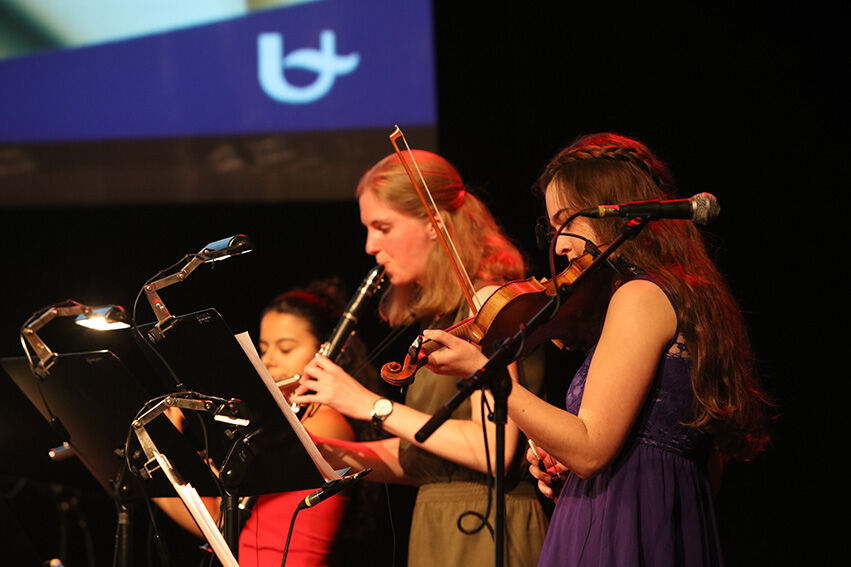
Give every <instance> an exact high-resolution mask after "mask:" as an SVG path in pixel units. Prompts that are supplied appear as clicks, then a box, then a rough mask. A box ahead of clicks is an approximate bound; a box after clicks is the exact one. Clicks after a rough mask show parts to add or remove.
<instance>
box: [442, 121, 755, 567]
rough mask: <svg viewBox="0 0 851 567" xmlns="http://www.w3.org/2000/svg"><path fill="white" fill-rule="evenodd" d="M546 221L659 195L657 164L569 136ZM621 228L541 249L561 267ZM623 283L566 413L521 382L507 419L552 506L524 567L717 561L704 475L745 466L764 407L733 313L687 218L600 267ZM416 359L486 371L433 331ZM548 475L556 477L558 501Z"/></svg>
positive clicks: (626, 145) (459, 372)
mask: <svg viewBox="0 0 851 567" xmlns="http://www.w3.org/2000/svg"><path fill="white" fill-rule="evenodd" d="M539 187H540V188H541V190H542V191H543V193H544V197H545V201H546V208H547V214H548V218H549V222H550V223H551V224H552V226H553V227H556V228H558V227H560V226H561V225H562V224H563V223H564V222H565V221H566V220H567V219H568V218H569V217H570V216H571V215H573V214H574V213H576V212H577V211H580V210H584V209H587V208H591V207H596V206H599V205H606V204H616V203H625V202H630V201H638V200H653V199H670V198H672V192H673V184H672V181H671V175H670V173H669V171H668V169H667V167H666V166H665V165H664V164H663V163H662V162H661V161H659V160H658V159H657V158H656V156H655V155H654V154H653V153H652V152H651V151H650V150H649V149H648V148H647V147H646V146H645V145H644V144H642V143H640V142H638V141H635V140H632V139H629V138H626V137H623V136H619V135H615V134H595V135H590V136H585V137H582V138H579V139H578V140H577V141H576V142H574V143H573V144H572V145H571V146H569V147H567V148H565V149H564V150H562V151H561V152H560V153H559V154H558V155H557V156H556V157H555V158H554V159H553V160H552V162H550V164H549V165H548V166H547V168H546V170H545V171H544V173H543V175H542V176H541V178H540V179H539ZM626 222H627V219H624V218H617V217H613V218H603V219H589V218H584V217H577V218H576V219H575V220H574V221H572V223H571V224H570V225H569V226H567V227H566V228H565V230H564V232H566V233H567V235H561V236H559V237H558V238H557V240H556V242H555V246H554V249H555V251H556V253H558V254H560V255H562V256H566V257H567V258H568V259H573V258H576V257H578V256H580V255H581V254H582V253H583V252H584V251H585V248H586V242H587V241H591V242H592V243H593V244H595V245H597V246H601V245H605V244H608V243H610V242H612V241H613V240H614V239H615V238H616V237H617V236H618V235H619V234H620V232H621V229H622V228H623V226H624V225H625V223H626ZM612 258H613V261H614V262H615V263H617V264H620V265H622V266H629V267H630V270H631V271H632V272H633V273H634V274H636V275H635V277H632V278H631V279H628V281H626V282H624V283H622V284H621V285H620V286H619V287H616V289H615V290H614V291H613V292H611V297H610V298H609V300H608V302H607V307H606V308H605V309H606V310H605V316H604V319H603V325H602V331H601V334H600V336H599V339H598V340H597V342H596V344H595V345H594V346H593V347H592V348H591V349H590V351H589V353H588V356H587V358H586V360H585V362H584V364H583V365H582V366H581V368H580V370H579V371H578V372H577V374H576V375H575V377H574V378H573V381H572V382H571V385H570V388H569V390H568V393H567V399H566V406H565V407H566V409H561V408H559V407H556V406H554V405H550V404H549V403H547V402H545V401H543V400H542V399H540V398H539V397H537V396H536V395H534V394H532V393H531V392H529V391H528V390H527V389H525V388H524V387H523V386H522V385H520V384H516V383H515V384H514V385H513V388H512V392H511V395H510V398H509V402H508V405H509V417H510V419H511V420H512V421H513V422H514V423H516V424H517V426H518V427H519V428H520V429H521V430H522V431H523V432H524V433H525V434H526V435H527V436H528V437H529V438H530V439H532V440H534V441H535V442H536V443H537V445H538V450H537V455H540V457H541V459H542V461H543V465H544V467H541V468H545V471H542V470H540V469H539V462H538V457H537V456H536V453H535V452H534V451H533V450H531V449H530V450H529V452H528V453H527V459H528V460H529V462H530V463H531V466H530V470H531V472H532V474H533V475H534V476H535V477H536V478H537V479H538V487H539V489H540V490H541V491H542V492H543V493H544V494H545V495H546V496H548V497H551V498H556V499H557V502H556V506H555V509H554V512H553V515H552V519H551V523H550V526H549V530H548V533H547V536H546V540H545V542H544V547H543V550H542V552H541V556H540V562H539V565H545V566H550V565H572V566H576V565H594V566H604V565H612V566H614V565H653V566H674V565H677V566H679V565H687V566H708V565H721V564H723V558H722V553H721V548H720V543H719V535H718V530H717V527H716V521H715V516H714V510H713V490H712V487H711V483H710V476H712V475H710V474H709V471H710V470H712V469H714V468H715V467H713V466H711V464H712V463H721V462H723V460H725V459H747V458H750V457H752V456H754V455H755V454H757V453H758V452H759V451H761V450H762V449H763V448H764V445H765V443H766V442H767V439H768V435H767V427H766V425H767V421H768V420H767V413H768V412H767V409H768V408H769V407H770V403H769V402H768V400H767V398H766V396H765V395H764V394H762V393H761V390H760V386H759V384H758V383H757V379H756V376H755V373H754V368H753V363H752V353H751V351H750V347H749V340H748V335H747V332H746V329H745V325H744V322H743V317H742V315H741V312H740V309H739V308H738V306H737V304H736V302H735V301H734V299H733V297H732V294H731V293H730V291H729V289H728V288H727V285H726V283H725V281H724V279H723V277H722V276H721V274H720V273H719V272H718V270H717V268H716V267H715V265H714V264H713V263H712V261H711V260H710V259H709V257H708V255H707V252H706V249H705V246H704V243H703V240H702V236H701V234H700V233H699V231H698V230H697V228H696V227H695V226H694V223H692V222H691V221H689V220H670V219H668V220H658V221H652V222H649V223H648V224H647V225H646V226H645V227H644V229H643V230H642V231H641V232H640V233H639V234H638V235H637V236H636V237H635V238H634V239H632V240H629V241H627V242H626V243H625V244H624V245H623V246H621V247H620V248H618V249H617V251H615V252H614V253H613V255H612ZM426 336H427V337H428V338H431V339H435V340H437V341H438V342H441V343H442V344H444V345H445V346H447V347H448V348H447V349H444V350H442V351H439V352H436V353H435V354H433V355H432V356H431V357H430V362H431V364H432V365H433V366H435V367H438V368H439V369H440V371H441V372H443V373H445V374H451V375H456V376H466V375H469V374H470V373H471V372H472V371H474V370H475V369H476V368H477V367H479V366H481V365H482V364H483V363H484V362H485V358H484V356H483V355H482V354H481V353H480V352H479V351H477V350H476V348H475V347H474V346H473V345H470V343H467V342H465V341H463V340H461V339H459V338H457V337H454V336H452V335H450V334H448V333H445V332H443V331H427V332H426ZM556 477H559V479H560V480H561V479H563V480H564V485H563V486H562V487H561V489H560V491H559V492H556V491H555V490H554V487H555V486H556V483H555V482H554V480H555V479H556Z"/></svg>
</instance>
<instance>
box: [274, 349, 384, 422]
mask: <svg viewBox="0 0 851 567" xmlns="http://www.w3.org/2000/svg"><path fill="white" fill-rule="evenodd" d="M380 397H381V396H379V395H378V394H375V393H373V392H371V391H369V390H368V389H366V388H365V387H364V386H363V385H362V384H361V383H360V382H358V381H357V380H355V379H354V378H352V376H351V375H349V374H348V373H347V372H346V371H345V370H343V369H342V368H341V367H339V366H338V365H336V364H334V363H333V362H331V360H330V359H328V358H327V357H325V356H322V355H316V356H315V357H314V358H313V360H311V361H310V362H309V363H308V364H307V366H305V367H304V372H303V373H302V377H301V380H299V385H298V387H297V388H296V389H295V391H294V392H293V393H292V395H291V396H290V401H292V402H295V403H297V404H305V405H306V404H310V403H315V402H318V403H320V404H324V405H327V406H330V407H332V408H334V409H335V410H337V411H338V412H340V413H342V414H343V415H345V416H348V417H351V418H354V419H360V420H369V419H370V412H371V411H372V404H373V402H375V400H377V399H378V398H380Z"/></svg>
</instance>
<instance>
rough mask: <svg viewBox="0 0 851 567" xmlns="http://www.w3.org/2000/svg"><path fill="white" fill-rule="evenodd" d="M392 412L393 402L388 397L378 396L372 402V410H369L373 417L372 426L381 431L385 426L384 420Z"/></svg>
mask: <svg viewBox="0 0 851 567" xmlns="http://www.w3.org/2000/svg"><path fill="white" fill-rule="evenodd" d="M391 413H393V402H391V401H390V400H388V399H387V398H378V399H377V400H375V401H374V402H373V403H372V411H371V412H369V415H370V417H371V418H372V426H373V427H374V428H375V429H376V430H377V431H381V429H382V427H383V426H384V420H385V419H387V416H389V415H390V414H391Z"/></svg>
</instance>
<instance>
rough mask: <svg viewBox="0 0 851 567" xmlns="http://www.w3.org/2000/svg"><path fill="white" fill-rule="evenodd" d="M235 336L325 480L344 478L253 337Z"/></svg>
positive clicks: (242, 334)
mask: <svg viewBox="0 0 851 567" xmlns="http://www.w3.org/2000/svg"><path fill="white" fill-rule="evenodd" d="M234 336H235V337H236V340H237V342H238V343H239V346H241V347H242V350H243V351H245V355H246V356H247V357H248V360H250V361H251V364H252V365H253V366H254V369H255V370H256V371H257V374H258V375H259V376H260V378H261V379H262V380H263V383H264V384H265V385H266V388H267V389H268V390H269V393H270V394H272V397H273V398H274V399H275V403H277V404H278V407H280V408H281V412H283V414H284V417H286V418H287V422H288V423H289V424H290V426H291V427H292V428H293V431H295V433H296V435H297V436H298V438H299V440H300V441H301V444H302V445H304V448H305V449H307V453H308V455H310V458H311V460H312V461H313V463H314V464H315V465H316V468H317V469H319V473H320V474H321V475H322V478H324V479H325V482H329V481H331V480H337V479H340V478H342V477H341V476H340V475H339V474H338V473H337V471H335V470H334V469H333V468H332V467H331V465H329V464H328V461H326V460H325V457H323V456H322V454H321V453H320V452H319V449H318V448H317V447H316V443H314V442H313V439H311V438H310V435H308V433H307V430H305V428H304V426H303V425H302V424H301V422H300V421H299V420H298V418H297V417H296V415H295V414H294V413H293V410H292V409H290V404H289V403H287V400H286V399H285V398H284V395H283V394H282V393H281V390H280V389H279V388H278V386H277V385H276V384H275V379H274V378H272V375H271V374H269V370H268V369H267V368H266V365H265V364H263V361H262V360H260V355H259V354H257V349H255V348H254V343H253V342H252V341H251V337H249V336H248V332H244V333H239V334H238V335H234Z"/></svg>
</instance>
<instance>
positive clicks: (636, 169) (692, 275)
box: [538, 133, 769, 459]
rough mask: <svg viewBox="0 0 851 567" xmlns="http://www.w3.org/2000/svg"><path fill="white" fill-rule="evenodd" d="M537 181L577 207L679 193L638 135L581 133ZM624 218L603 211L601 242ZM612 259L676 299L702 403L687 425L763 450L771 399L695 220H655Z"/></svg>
mask: <svg viewBox="0 0 851 567" xmlns="http://www.w3.org/2000/svg"><path fill="white" fill-rule="evenodd" d="M538 187H539V188H540V189H541V190H543V191H551V190H555V191H560V192H561V193H562V196H563V197H564V199H565V201H566V202H567V204H568V206H569V207H570V208H571V209H572V210H579V209H586V208H591V207H596V206H598V205H603V204H609V203H623V202H628V201H634V200H650V199H670V198H673V197H674V181H673V177H672V176H671V174H670V172H669V171H668V168H667V167H666V166H665V164H664V163H663V162H662V161H660V160H659V159H658V158H657V157H656V156H655V155H654V154H653V152H652V151H651V150H650V149H649V148H647V146H645V145H644V144H642V143H641V142H639V141H637V140H634V139H631V138H627V137H625V136H621V135H618V134H611V133H600V134H591V135H587V136H582V137H580V138H578V139H577V140H576V141H575V142H574V143H573V144H571V145H570V146H568V147H567V148H565V149H564V150H562V151H561V152H560V153H559V154H558V155H557V156H556V157H555V158H554V159H553V160H552V161H551V162H550V164H549V165H548V166H547V168H546V169H545V171H544V173H543V174H542V175H541V177H540V178H539V180H538ZM626 222H627V220H626V219H622V218H606V219H600V220H598V221H595V225H594V228H595V230H596V232H597V234H598V235H599V236H600V238H601V240H602V241H603V242H611V241H612V240H614V239H615V237H617V235H618V234H619V233H620V232H621V230H622V229H623V227H624V225H625V224H626ZM613 257H616V258H618V259H620V260H621V261H624V262H626V263H629V264H632V265H634V266H636V267H637V268H638V269H639V270H641V271H643V272H644V273H646V274H648V275H649V276H650V277H651V278H653V280H655V281H656V282H657V283H659V285H661V286H662V288H663V289H664V290H665V291H666V292H667V293H668V295H669V296H670V297H671V298H672V299H673V301H674V303H675V304H676V306H677V312H678V315H679V322H680V331H681V333H682V335H683V338H684V339H685V343H686V345H687V347H688V353H689V356H690V357H691V359H692V360H691V362H692V376H691V381H692V389H693V391H694V394H695V400H696V406H695V414H694V420H693V421H692V422H691V423H690V425H692V426H694V427H698V428H701V429H702V430H705V431H706V432H707V433H709V434H710V435H712V437H713V439H714V441H715V444H716V447H717V449H718V450H719V451H720V452H721V453H722V454H724V455H726V456H727V457H736V458H745V459H746V458H750V457H751V456H753V455H755V454H756V453H758V452H759V451H760V450H762V449H763V448H764V446H765V444H766V443H767V441H768V433H767V423H768V420H767V418H766V415H767V414H766V409H767V406H768V405H769V402H768V398H767V397H766V396H765V395H764V394H763V393H761V392H760V389H759V387H758V380H757V377H756V372H755V368H754V362H753V358H752V354H751V349H750V341H749V338H748V334H747V330H746V328H745V324H744V319H743V317H742V314H741V310H740V309H739V307H738V305H737V304H736V301H735V299H734V298H733V295H732V293H731V292H730V290H729V289H728V287H727V284H726V282H725V281H724V278H723V277H722V276H721V274H720V273H719V272H718V269H717V268H716V267H715V265H714V263H713V262H712V261H711V260H710V259H709V256H708V254H707V252H706V247H705V244H704V241H703V237H702V235H701V234H700V232H699V231H698V230H697V228H696V227H695V225H694V223H692V222H688V221H682V220H670V219H662V220H659V221H656V222H653V223H649V224H648V225H647V226H646V227H645V228H644V230H643V231H642V232H641V233H640V234H639V235H638V237H636V238H635V239H633V240H631V241H628V242H626V243H625V244H624V245H623V246H621V247H620V248H619V249H618V250H617V251H616V252H615V253H614V254H613Z"/></svg>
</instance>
